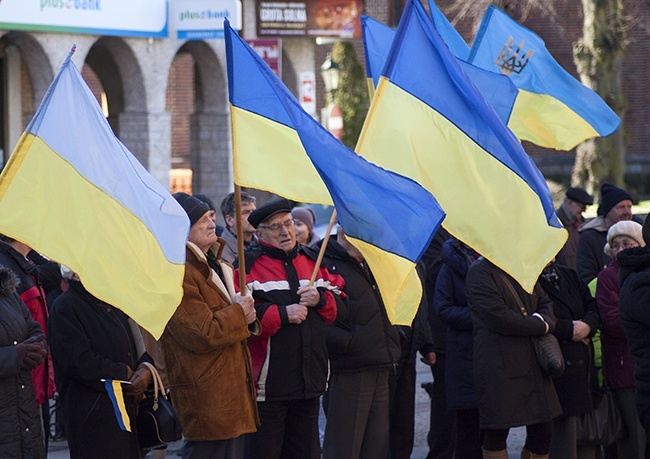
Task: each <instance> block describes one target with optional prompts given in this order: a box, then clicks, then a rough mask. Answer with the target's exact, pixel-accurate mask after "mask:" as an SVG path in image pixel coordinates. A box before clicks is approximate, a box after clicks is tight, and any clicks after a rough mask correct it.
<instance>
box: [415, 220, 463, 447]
mask: <svg viewBox="0 0 650 459" xmlns="http://www.w3.org/2000/svg"><path fill="white" fill-rule="evenodd" d="M449 237H450V235H449V232H447V230H445V229H444V228H443V227H442V226H441V227H440V228H438V231H436V234H435V236H434V237H433V240H432V241H431V244H429V247H428V248H427V250H426V251H425V252H424V254H423V255H422V259H421V260H420V263H421V264H423V265H424V267H425V272H426V278H425V281H424V287H425V292H426V298H427V313H428V317H427V320H428V322H429V327H430V328H431V343H432V347H431V349H432V350H433V352H435V353H436V363H434V364H433V365H431V375H432V376H433V382H432V383H430V386H428V387H429V389H427V392H429V395H430V396H431V407H430V411H429V433H428V434H427V443H428V445H429V452H428V453H427V459H451V458H452V457H453V455H454V439H455V437H456V413H455V412H454V411H451V410H449V409H447V398H446V395H445V391H446V389H445V386H446V367H447V363H446V361H447V350H446V348H447V343H446V340H447V338H446V336H447V324H445V322H444V321H443V320H442V319H441V318H440V317H439V316H438V314H437V313H436V310H435V304H434V297H435V290H436V281H437V279H438V274H439V272H440V270H441V268H442V264H443V262H442V257H441V255H440V254H441V250H442V245H443V244H444V242H445V241H446V240H448V239H449ZM425 388H426V386H425Z"/></svg>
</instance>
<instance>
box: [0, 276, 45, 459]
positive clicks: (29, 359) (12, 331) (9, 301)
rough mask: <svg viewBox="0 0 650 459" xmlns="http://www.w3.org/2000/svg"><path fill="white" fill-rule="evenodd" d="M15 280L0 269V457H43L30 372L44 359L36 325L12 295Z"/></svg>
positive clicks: (16, 297)
mask: <svg viewBox="0 0 650 459" xmlns="http://www.w3.org/2000/svg"><path fill="white" fill-rule="evenodd" d="M18 283H19V280H18V277H16V275H15V274H14V273H13V272H11V270H9V269H8V268H5V267H0V457H2V458H19V457H29V458H34V459H40V458H44V457H45V442H44V439H43V426H42V422H41V415H40V407H39V406H38V405H37V404H36V398H35V396H34V385H33V384H32V369H34V368H36V367H37V366H39V365H41V364H42V363H43V361H44V358H45V357H46V356H47V350H46V347H45V341H44V338H45V337H44V335H43V331H42V330H41V327H40V325H38V323H37V322H36V321H35V320H34V319H32V316H31V315H30V313H29V311H28V310H27V307H26V306H25V305H24V304H23V302H22V301H21V300H20V296H18V293H16V288H17V287H18Z"/></svg>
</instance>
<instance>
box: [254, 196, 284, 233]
mask: <svg viewBox="0 0 650 459" xmlns="http://www.w3.org/2000/svg"><path fill="white" fill-rule="evenodd" d="M280 212H291V203H290V202H289V201H287V200H286V199H284V198H279V199H274V200H273V201H269V202H267V203H266V204H264V205H263V206H262V207H258V208H257V209H255V210H254V211H253V212H251V214H250V215H249V216H248V223H250V224H251V225H253V227H254V228H257V227H258V226H259V224H260V223H262V222H263V221H265V220H268V219H269V218H271V217H272V216H274V215H275V214H279V213H280Z"/></svg>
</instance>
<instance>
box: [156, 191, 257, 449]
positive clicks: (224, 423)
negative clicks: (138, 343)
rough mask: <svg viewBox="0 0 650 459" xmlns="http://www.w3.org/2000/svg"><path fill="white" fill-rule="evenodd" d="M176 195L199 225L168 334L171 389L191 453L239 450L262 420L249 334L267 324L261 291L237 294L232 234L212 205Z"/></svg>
mask: <svg viewBox="0 0 650 459" xmlns="http://www.w3.org/2000/svg"><path fill="white" fill-rule="evenodd" d="M174 197H176V199H177V200H178V201H179V203H180V204H181V206H183V208H184V209H185V211H186V212H187V214H188V216H189V218H190V222H191V223H192V226H191V228H190V235H189V240H188V242H187V250H186V257H187V258H186V262H185V278H184V279H183V299H182V300H181V304H180V305H179V306H178V308H177V309H176V312H175V313H174V315H173V316H172V318H171V320H170V321H169V323H168V324H167V328H166V329H165V332H164V333H163V335H162V337H161V339H160V342H161V345H162V350H163V355H164V358H165V365H166V367H167V375H168V378H169V383H170V391H171V396H172V402H173V403H174V408H176V410H177V412H178V415H179V417H180V420H181V425H182V426H183V435H184V436H185V439H186V440H187V441H186V444H185V445H184V447H183V457H184V458H239V457H242V456H243V448H244V442H243V437H242V435H243V434H245V433H249V432H255V430H256V428H257V425H258V423H259V421H258V416H257V408H256V403H255V389H254V386H253V378H252V377H251V372H250V368H251V367H250V356H249V354H248V348H247V346H246V338H248V337H249V336H250V335H251V330H253V331H254V332H256V333H257V332H259V322H257V321H256V316H255V309H254V308H253V299H252V297H251V296H250V295H247V296H242V295H239V294H235V291H234V287H233V275H232V268H231V267H230V265H228V264H226V263H223V262H221V261H220V259H219V256H220V253H221V249H222V247H223V243H224V241H223V240H222V239H218V238H217V236H216V234H215V232H214V228H215V226H214V222H213V221H212V219H211V218H210V217H209V208H208V207H207V205H206V204H204V203H202V202H201V201H199V200H198V199H196V198H193V197H192V196H188V195H186V194H180V193H177V194H176V195H175V196H174Z"/></svg>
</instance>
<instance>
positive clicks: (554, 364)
mask: <svg viewBox="0 0 650 459" xmlns="http://www.w3.org/2000/svg"><path fill="white" fill-rule="evenodd" d="M499 274H501V278H502V279H503V281H504V283H505V284H506V287H508V290H510V293H512V296H513V297H514V299H515V301H516V302H517V305H518V306H519V310H520V311H521V314H522V315H523V316H524V317H526V316H527V315H528V313H527V312H526V308H524V305H523V303H522V302H521V298H519V295H517V292H516V291H515V288H514V287H513V286H512V283H511V282H510V280H509V279H508V278H507V277H506V276H505V275H504V274H502V273H501V272H499ZM530 339H531V342H532V344H533V349H534V350H535V356H536V357H537V362H538V363H539V366H540V367H542V370H544V371H545V372H546V373H547V374H548V375H550V376H551V377H553V378H558V377H560V376H562V373H564V355H562V349H560V343H559V342H558V341H557V338H556V337H555V336H554V335H553V334H552V333H550V332H549V333H547V334H545V335H544V336H532V337H531V338H530Z"/></svg>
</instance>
